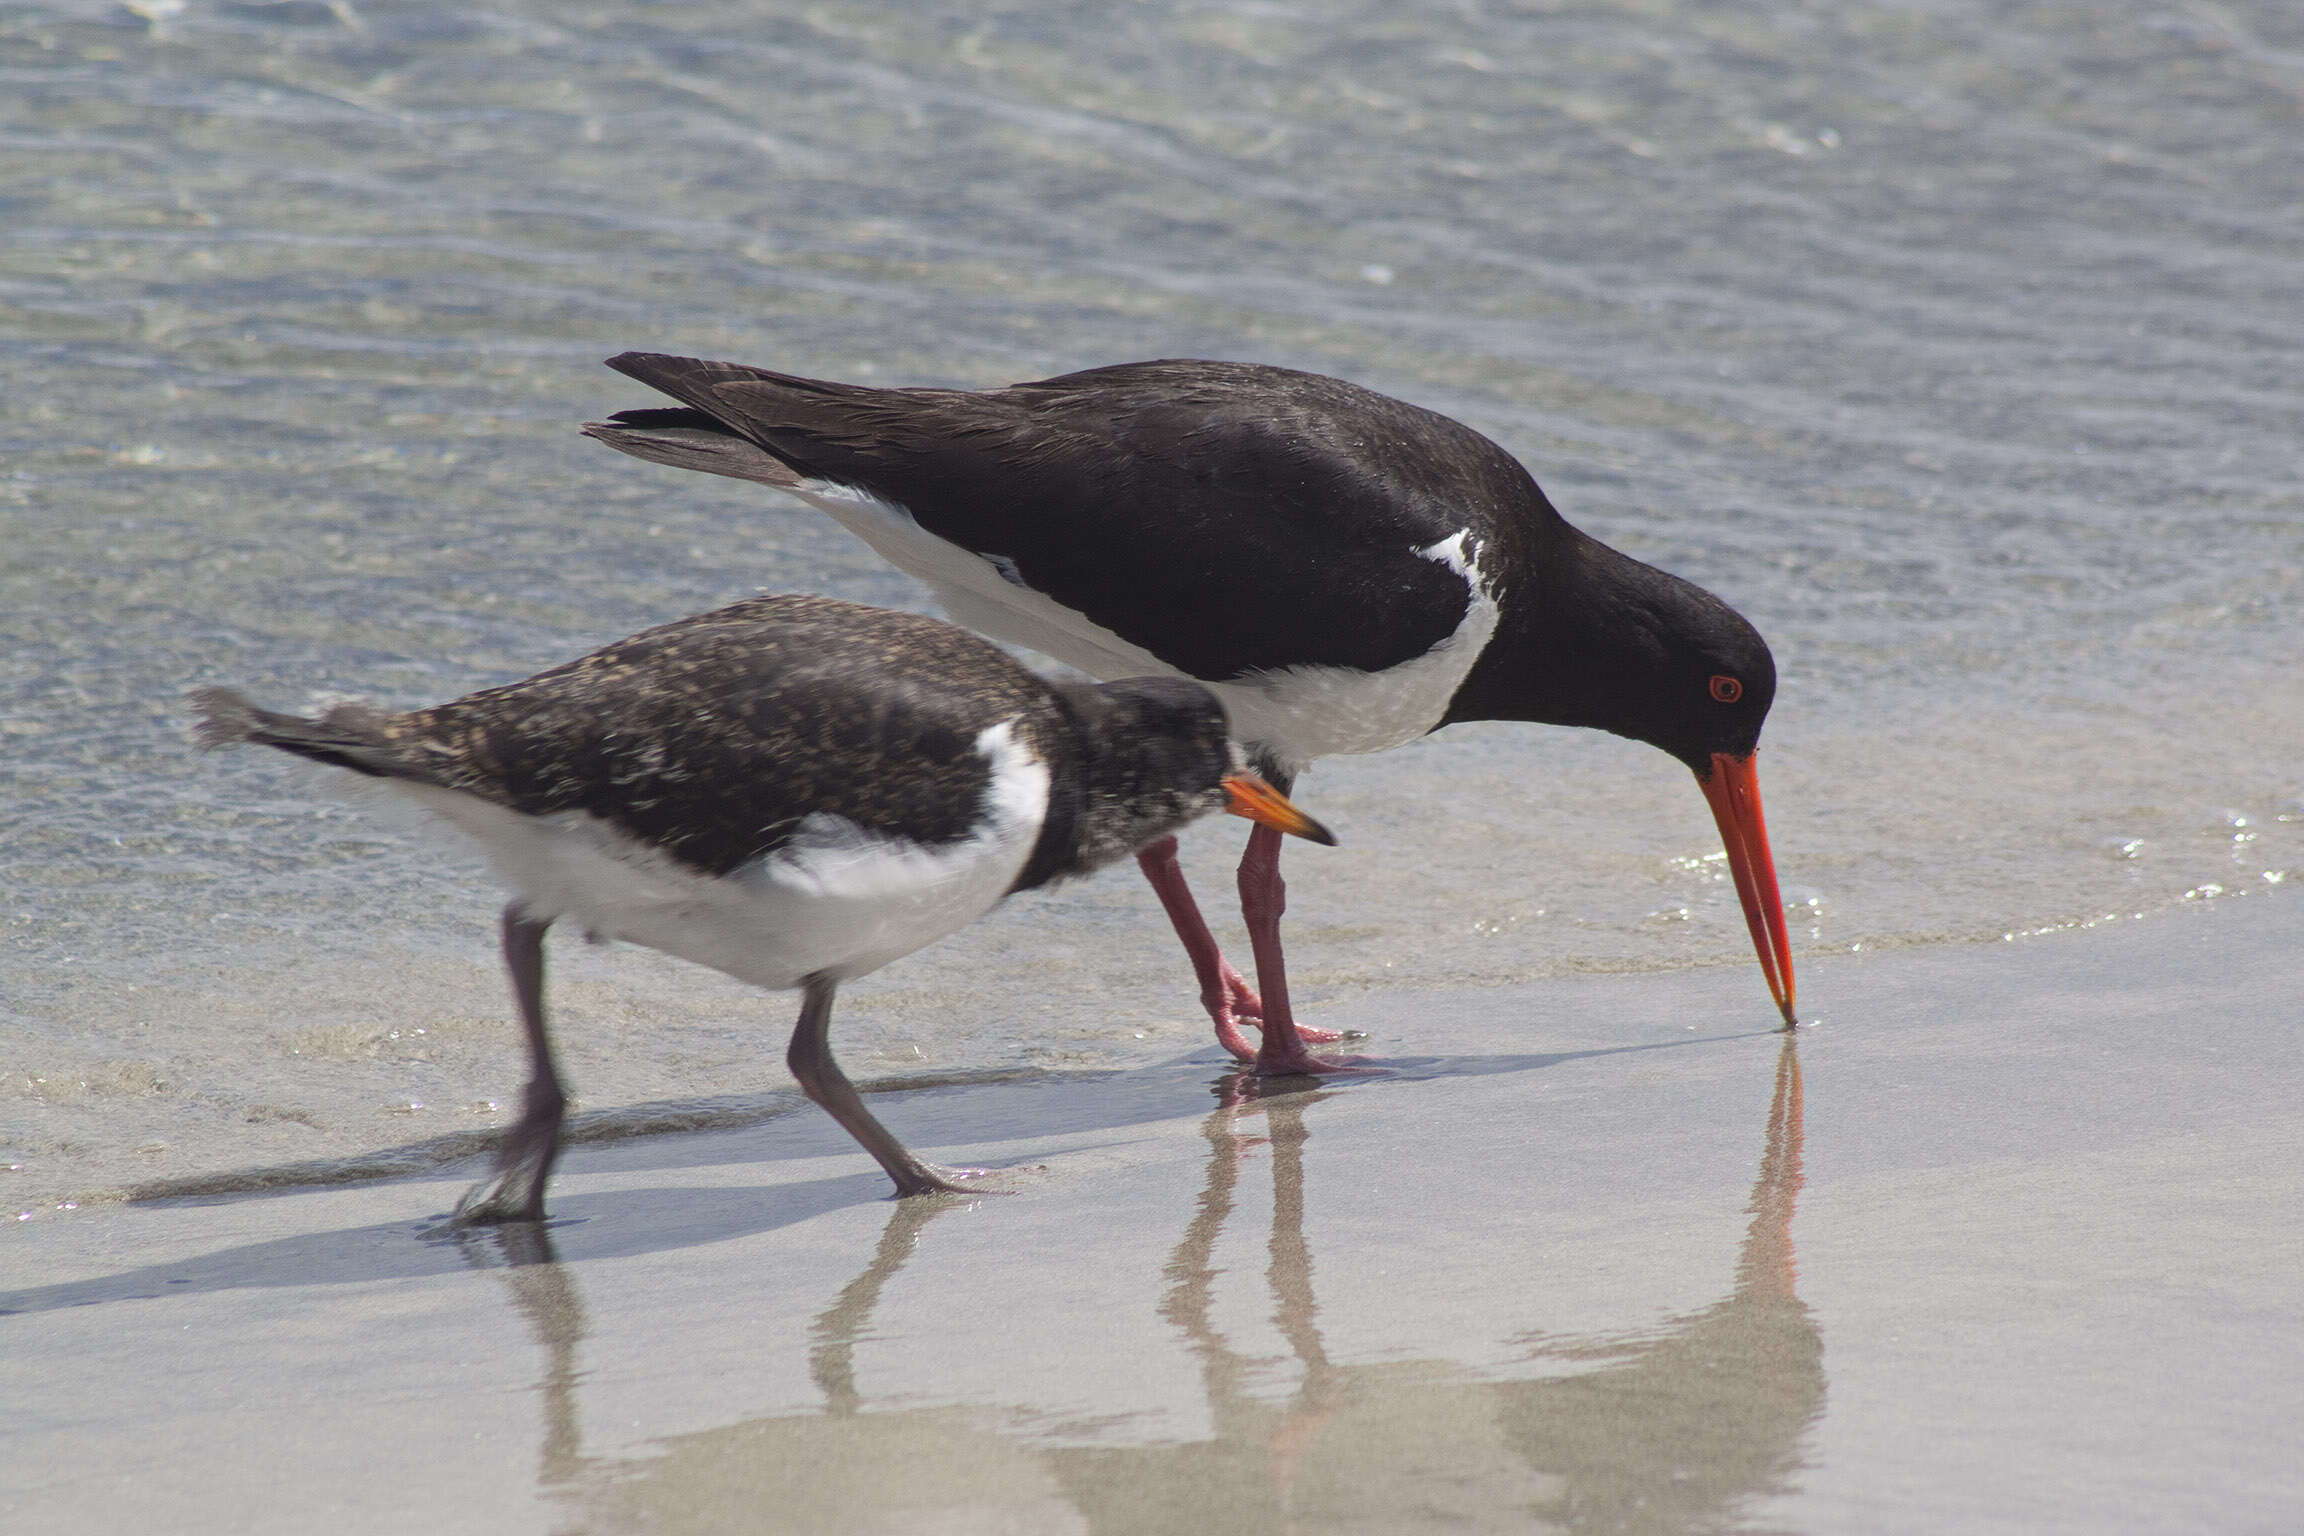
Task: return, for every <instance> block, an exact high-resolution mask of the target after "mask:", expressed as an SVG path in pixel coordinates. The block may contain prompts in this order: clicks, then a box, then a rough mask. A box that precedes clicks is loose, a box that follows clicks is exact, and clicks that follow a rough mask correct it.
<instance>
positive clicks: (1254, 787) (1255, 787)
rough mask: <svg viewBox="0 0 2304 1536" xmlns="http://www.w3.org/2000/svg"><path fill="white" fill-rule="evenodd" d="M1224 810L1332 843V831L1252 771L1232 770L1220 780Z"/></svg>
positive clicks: (1302, 835) (1279, 830)
mask: <svg viewBox="0 0 2304 1536" xmlns="http://www.w3.org/2000/svg"><path fill="white" fill-rule="evenodd" d="M1224 796H1225V800H1226V804H1225V807H1224V809H1226V810H1227V811H1230V812H1231V813H1232V814H1233V815H1235V816H1245V817H1247V818H1248V819H1249V820H1250V821H1253V822H1257V823H1259V824H1260V825H1263V826H1267V827H1270V828H1272V829H1273V830H1274V831H1278V832H1288V833H1293V834H1294V835H1295V836H1297V837H1308V838H1310V839H1311V840H1312V841H1313V842H1316V843H1325V844H1327V845H1328V846H1329V847H1331V848H1333V847H1335V846H1336V834H1335V833H1333V832H1331V831H1329V830H1328V829H1327V828H1326V827H1324V826H1322V825H1320V823H1318V822H1316V821H1314V820H1313V819H1312V818H1311V817H1309V816H1307V815H1305V814H1304V813H1303V812H1302V811H1300V810H1298V809H1296V807H1295V806H1294V805H1293V804H1291V803H1290V802H1289V799H1288V797H1287V796H1286V795H1284V794H1282V793H1280V791H1278V790H1276V789H1274V788H1273V787H1272V786H1271V785H1269V784H1267V783H1265V782H1264V781H1263V780H1262V779H1260V778H1258V777H1256V775H1254V774H1252V773H1235V774H1230V775H1228V776H1226V778H1225V780H1224Z"/></svg>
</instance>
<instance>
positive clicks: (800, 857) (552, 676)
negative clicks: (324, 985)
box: [192, 597, 1334, 1223]
mask: <svg viewBox="0 0 2304 1536" xmlns="http://www.w3.org/2000/svg"><path fill="white" fill-rule="evenodd" d="M192 698H193V701H194V703H195V704H196V706H197V707H198V709H199V712H200V715H201V720H200V722H199V725H198V728H197V733H196V737H197V740H198V741H199V743H200V745H202V746H203V747H221V746H225V745H229V744H231V743H234V742H243V741H246V742H255V743H257V744H259V745H262V746H268V747H277V748H279V749H280V750H281V751H283V752H292V753H295V754H296V755H298V756H300V757H306V758H311V759H313V760H315V761H317V762H322V763H327V764H331V765H333V766H335V767H339V768H349V769H351V770H352V771H353V772H355V773H360V774H366V775H369V776H371V777H374V778H377V779H381V780H383V781H384V782H385V783H386V784H388V785H389V786H391V787H392V788H393V789H395V790H397V791H399V792H400V793H401V794H404V795H406V796H407V797H409V798H410V799H412V800H414V801H415V802H416V803H418V804H419V805H422V806H424V807H425V808H426V809H427V810H430V811H433V812H435V813H437V814H438V815H440V816H442V817H443V818H445V819H446V820H448V821H450V822H452V823H454V824H455V825H456V826H458V827H460V828H462V829H463V830H464V831H465V832H467V833H469V834H470V835H471V836H472V837H474V838H475V839H476V840H478V842H479V843H480V845H481V846H482V847H483V848H484V849H485V850H486V852H487V855H488V858H489V861H490V862H491V863H492V864H493V865H494V866H495V869H496V872H497V874H498V875H499V876H500V877H501V878H502V879H503V880H504V882H505V884H506V885H508V886H509V887H510V888H511V890H512V892H513V897H512V900H511V902H510V904H509V905H507V906H506V907H505V908H504V915H503V920H502V927H503V946H504V963H505V967H506V969H507V970H509V971H510V973H511V978H512V990H513V995H514V997H515V999H516V1000H517V1002H518V1004H519V1008H520V1018H521V1023H522V1025H523V1026H524V1028H525V1031H526V1034H527V1040H528V1059H529V1080H528V1087H527V1091H526V1094H525V1097H524V1101H523V1109H522V1113H521V1116H520V1119H519V1122H518V1124H517V1125H515V1126H514V1127H513V1129H512V1131H511V1133H510V1134H509V1135H508V1136H507V1137H506V1139H505V1141H504V1143H503V1146H502V1147H501V1149H500V1150H499V1153H498V1156H497V1159H496V1166H495V1169H494V1172H493V1173H492V1174H491V1175H490V1177H489V1178H487V1179H486V1180H484V1181H482V1182H481V1183H480V1184H479V1185H477V1186H476V1187H474V1189H473V1190H472V1191H471V1192H470V1193H469V1194H467V1195H466V1196H465V1197H464V1199H463V1200H462V1202H460V1203H459V1204H458V1206H457V1212H456V1214H457V1219H458V1220H459V1221H461V1222H467V1223H469V1222H488V1221H519V1220H537V1219H540V1218H541V1217H542V1215H543V1210H544V1184H545V1180H546V1179H547V1178H548V1177H549V1176H550V1174H551V1170H552V1162H553V1158H554V1157H555V1156H556V1155H557V1153H558V1150H559V1144H560V1122H561V1117H562V1113H563V1111H564V1110H565V1108H566V1105H567V1094H566V1092H565V1090H564V1089H563V1087H562V1084H561V1078H560V1074H559V1072H558V1070H557V1069H556V1068H555V1066H554V1064H553V1059H552V1048H551V1042H550V1039H549V1037H548V1035H547V1033H546V1029H545V1022H544V932H545V930H546V929H547V928H549V927H550V926H551V925H552V923H553V922H554V921H555V920H556V919H558V918H561V917H568V918H572V919H574V920H575V921H576V922H578V923H580V924H582V925H583V927H584V928H585V930H586V931H587V932H588V933H590V934H591V935H593V936H594V937H596V938H602V939H608V938H618V939H629V940H631V941H632V942H634V943H637V944H645V945H647V946H649V947H650V948H652V949H660V950H663V951H665V952H666V953H668V954H674V955H678V956H680V957H681V958H683V959H686V960H693V961H695V962H697V963H698V964H700V965H708V966H711V967H712V968H713V969H715V970H719V971H724V972H726V973H727V974H729V975H730V976H734V977H736V978H738V979H739V980H742V981H749V982H753V983H755V984H757V985H759V986H763V987H773V988H791V987H798V988H800V989H802V991H803V993H804V994H805V996H804V1001H803V1003H802V1006H801V1010H800V1021H799V1024H798V1025H797V1027H796V1028H795V1029H794V1030H793V1032H792V1045H791V1049H790V1051H789V1053H788V1056H787V1060H788V1061H789V1063H790V1065H791V1068H792V1075H793V1076H794V1077H795V1078H797V1079H799V1082H800V1086H801V1088H802V1089H803V1090H804V1091H805V1092H806V1093H807V1095H808V1097H809V1098H811V1099H813V1100H814V1101H815V1102H816V1103H818V1104H820V1105H822V1106H823V1107H824V1108H825V1109H826V1110H828V1111H830V1112H831V1115H832V1117H833V1118H834V1119H835V1120H837V1121H839V1122H840V1124H841V1125H842V1126H844V1127H846V1129H847V1131H848V1133H849V1134H850V1135H851V1136H854V1137H855V1138H856V1140H857V1141H858V1142H860V1143H862V1145H863V1147H864V1150H866V1151H867V1152H870V1153H871V1154H872V1155H873V1156H874V1157H875V1158H877V1159H879V1161H880V1166H881V1167H883V1168H885V1169H886V1170H887V1171H888V1176H889V1177H890V1178H892V1179H894V1180H895V1181H896V1192H897V1193H898V1194H899V1195H915V1194H923V1193H926V1192H928V1191H931V1190H951V1189H957V1188H959V1187H960V1186H959V1185H958V1184H956V1183H955V1182H954V1180H955V1179H957V1178H959V1177H963V1176H965V1174H966V1173H970V1172H975V1171H977V1170H951V1169H942V1168H937V1167H935V1166H933V1165H931V1164H928V1163H924V1162H922V1161H920V1160H919V1159H918V1158H916V1157H914V1156H913V1155H912V1154H911V1153H909V1152H907V1151H906V1150H905V1149H904V1147H903V1145H902V1144H901V1143H899V1142H898V1141H897V1140H896V1138H895V1137H894V1136H892V1135H890V1134H889V1132H888V1131H887V1130H886V1129H885V1128H884V1127H883V1126H882V1125H881V1124H880V1122H879V1121H878V1120H875V1119H874V1118H873V1117H872V1115H871V1114H870V1113H869V1112H868V1111H866V1109H865V1108H864V1103H863V1100H862V1099H861V1098H859V1097H858V1096H857V1093H856V1090H855V1089H854V1088H853V1087H852V1086H851V1085H850V1084H849V1082H848V1079H847V1078H846V1077H845V1076H843V1075H842V1074H841V1071H840V1068H839V1065H838V1064H837V1063H836V1062H834V1061H833V1059H832V1052H831V1048H830V1046H829V1045H828V1044H827V1042H826V1030H827V1027H828V1025H829V1024H830V1022H831V1016H832V996H833V993H834V991H835V990H836V989H837V988H838V986H839V984H840V983H841V982H843V981H846V980H847V979H849V978H850V977H852V976H861V975H863V974H865V973H866V972H867V971H872V970H876V969H878V968H879V967H880V966H883V965H886V964H887V963H888V962H889V961H891V960H894V959H896V958H897V957H898V956H900V955H907V954H910V953H911V952H912V951H913V950H915V949H918V948H920V947H921V946H922V945H924V944H928V943H931V942H933V941H934V940H936V939H940V938H942V937H943V936H944V935H946V934H948V933H951V932H952V931H953V930H955V929H957V928H960V927H962V926H964V925H966V924H967V923H970V922H972V921H974V920H975V919H976V918H978V917H980V916H982V915H983V914H984V913H985V912H987V911H989V910H990V909H991V908H992V907H993V906H994V905H996V904H997V903H998V902H999V901H1000V900H1001V898H1002V897H1004V896H1006V895H1008V894H1009V893H1010V892H1012V891H1020V890H1027V889H1030V888H1032V887H1034V886H1040V885H1046V884H1048V883H1050V882H1051V881H1055V880H1062V879H1065V878H1068V877H1070V876H1073V875H1080V874H1085V873H1087V872H1088V871H1090V870H1092V869H1095V868H1097V867H1099V866H1101V865H1104V864H1109V863H1111V862H1113V861H1114V860H1117V859H1120V858H1123V857H1125V856H1126V855H1128V854H1131V853H1134V852H1135V851H1136V850H1137V849H1139V848H1141V847H1143V846H1144V844H1145V843H1147V842H1149V841H1151V840H1153V839H1155V838H1160V837H1166V836H1169V835H1170V834H1172V833H1173V832H1174V831H1175V830H1176V829H1177V828H1178V827H1180V826H1183V825H1184V824H1185V823H1186V822H1189V821H1191V820H1193V819H1194V818H1195V817H1198V816H1201V815H1203V814H1205V813H1207V812H1210V811H1214V810H1217V809H1219V808H1228V809H1230V810H1232V811H1233V812H1235V813H1237V814H1239V815H1244V816H1249V817H1252V818H1254V819H1255V820H1256V821H1257V822H1259V823H1260V824H1262V825H1265V826H1269V827H1274V828H1277V829H1279V830H1280V831H1284V832H1293V833H1296V834H1298V835H1300V836H1305V837H1310V838H1313V839H1314V840H1316V841H1320V842H1333V841H1334V839H1333V838H1331V837H1330V836H1329V835H1328V833H1327V832H1326V831H1325V829H1323V828H1322V827H1321V826H1320V825H1319V824H1318V823H1317V822H1314V821H1312V820H1311V819H1310V818H1308V817H1306V816H1305V815H1304V814H1303V813H1302V812H1300V811H1298V810H1297V809H1296V808H1295V807H1294V806H1292V805H1290V804H1289V803H1288V801H1287V800H1286V798H1285V797H1284V796H1282V795H1280V794H1278V793H1276V792H1275V791H1273V790H1272V789H1271V788H1270V787H1269V786H1268V785H1266V784H1264V783H1262V782H1261V781H1259V780H1257V779H1255V778H1253V777H1251V776H1248V775H1245V774H1242V773H1239V772H1237V771H1236V768H1235V749H1234V748H1233V746H1232V744H1231V742H1230V741H1229V740H1228V739H1227V736H1226V731H1225V721H1224V712H1223V710H1222V709H1221V708H1220V707H1219V706H1218V704H1217V702H1216V700H1215V699H1214V698H1213V697H1211V696H1210V694H1209V693H1208V690H1207V689H1205V688H1202V687H1200V686H1198V685H1197V684H1194V683H1190V682H1186V681H1183V680H1180V679H1177V678H1173V677H1165V676H1159V677H1139V678H1134V679H1129V680H1124V681H1119V682H1109V683H1103V684H1097V685H1079V686H1065V685H1058V684H1052V683H1050V682H1048V681H1047V680H1046V679H1044V678H1041V677H1038V676H1035V675H1034V674H1033V673H1031V672H1029V671H1027V670H1026V669H1025V668H1024V667H1023V666H1021V665H1019V664H1018V663H1017V662H1016V661H1014V660H1013V659H1011V658H1010V657H1009V656H1008V655H1007V653H1005V652H1004V651H1002V650H1000V649H999V648H998V647H997V646H994V645H991V644H989V643H987V642H986V641H984V640H981V639H978V638H977V637H976V636H974V635H971V634H968V633H967V632H966V631H964V630H960V629H955V628H954V627H953V626H951V625H949V624H946V623H943V622H942V621H940V620H937V619H929V618H922V617H919V616H918V615H914V614H902V613H889V612H885V611H882V610H880V609H876V608H864V607H859V606H857V605H855V604H853V603H842V602H835V601H833V600H832V599H830V598H822V597H759V598H753V599H751V600H749V601H746V602H741V603H736V604H734V605H732V606H730V607H727V608H721V609H718V610H716V611H714V612H712V613H707V614H702V615H699V616H697V617H695V618H689V619H682V620H680V621H679V622H677V623H673V624H666V625H663V626H661V627H659V628H656V629H651V630H648V631H646V632H645V633H642V634H639V635H635V636H633V637H632V638H631V639H628V640H622V641H618V642H617V643H616V644H614V645H611V646H608V647H606V648H604V649H602V650H599V651H595V652H593V653H592V654H591V655H589V656H585V657H583V658H582V659H580V660H577V661H572V662H569V663H568V664H567V665H565V666H561V667H555V668H553V669H552V670H551V671H549V672H543V673H540V674H538V675H537V676H535V677H532V678H529V679H528V680H527V681H525V682H519V683H510V684H507V685H505V686H504V687H501V688H490V689H487V690H485V691H483V692H480V693H475V694H472V695H470V696H469V697H466V698H461V699H458V700H456V701H454V702H453V703H448V704H441V705H438V706H436V707H434V708H431V709H419V710H413V711H410V712H409V713H406V714H393V713H389V712H387V711H385V710H382V709H377V708H374V707H372V706H368V705H360V704H347V705H339V706H338V707H336V708H334V709H331V710H329V711H328V712H327V713H326V714H324V715H322V716H321V717H320V718H318V719H316V720H311V719H301V718H298V717H296V716H294V715H281V714H274V713H272V712H271V711H269V710H263V709H258V708H257V707H255V706H254V705H253V704H251V703H250V702H249V701H248V700H247V699H246V698H244V697H243V696H241V695H240V694H238V693H235V692H233V691H232V690H231V689H228V688H203V689H200V690H198V691H197V692H195V693H194V694H193V695H192Z"/></svg>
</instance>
